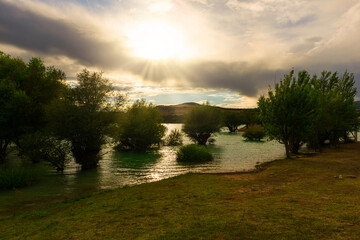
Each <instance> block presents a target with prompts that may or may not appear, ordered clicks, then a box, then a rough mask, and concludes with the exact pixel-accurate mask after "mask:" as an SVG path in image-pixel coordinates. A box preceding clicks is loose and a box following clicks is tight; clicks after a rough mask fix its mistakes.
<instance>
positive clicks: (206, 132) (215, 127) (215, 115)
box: [183, 104, 221, 145]
mask: <svg viewBox="0 0 360 240" xmlns="http://www.w3.org/2000/svg"><path fill="white" fill-rule="evenodd" d="M220 128H221V114H220V112H219V110H218V109H216V108H215V107H212V106H210V105H209V104H206V105H200V106H195V107H193V108H192V109H191V110H190V112H189V113H188V114H186V115H185V119H184V125H183V131H184V132H185V134H186V135H187V136H188V137H189V138H190V139H191V140H192V141H194V142H195V143H197V144H200V145H206V143H207V142H208V140H209V138H210V137H211V136H212V135H213V134H214V133H216V132H219V131H220Z"/></svg>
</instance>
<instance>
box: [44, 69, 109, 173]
mask: <svg viewBox="0 0 360 240" xmlns="http://www.w3.org/2000/svg"><path fill="white" fill-rule="evenodd" d="M77 80H78V85H77V86H76V87H74V88H70V89H68V95H67V97H66V98H65V99H63V100H62V101H59V102H58V103H55V104H54V105H53V106H52V107H51V109H50V111H49V119H51V121H50V122H51V123H52V126H51V130H52V131H53V133H54V134H55V136H57V137H58V138H60V139H64V140H68V141H69V142H70V143H71V152H72V154H73V156H74V158H75V160H76V162H77V163H78V164H80V165H81V167H82V168H83V169H91V168H96V167H97V165H98V162H99V160H100V155H99V152H100V150H101V147H102V145H103V144H104V143H105V142H106V135H107V134H108V133H109V129H110V125H111V124H112V123H113V115H112V114H111V111H112V107H111V106H112V105H111V101H109V99H108V96H109V94H110V93H112V90H113V89H112V86H111V84H110V83H109V82H108V80H107V79H105V78H103V76H102V73H98V72H93V73H91V72H89V71H88V70H86V69H84V70H83V71H82V72H81V73H79V74H78V75H77Z"/></svg>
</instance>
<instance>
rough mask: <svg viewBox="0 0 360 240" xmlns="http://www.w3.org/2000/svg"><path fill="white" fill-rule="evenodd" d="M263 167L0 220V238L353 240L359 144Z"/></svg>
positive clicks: (359, 209) (186, 178) (359, 215)
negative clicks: (247, 172)
mask: <svg viewBox="0 0 360 240" xmlns="http://www.w3.org/2000/svg"><path fill="white" fill-rule="evenodd" d="M263 168H264V169H263V170H262V171H259V172H258V173H252V174H250V173H249V174H219V175H215V174H188V175H183V176H180V177H176V178H172V179H168V180H163V181H160V182H155V183H147V184H142V185H138V186H134V187H127V188H122V189H116V190H111V191H104V192H101V193H97V194H93V195H90V196H86V197H83V198H78V199H73V200H71V201H67V202H64V203H61V204H57V205H51V206H49V207H47V208H43V209H38V210H33V211H28V212H25V213H23V214H20V215H16V216H14V217H11V218H7V219H4V220H2V221H0V239H360V143H356V144H347V145H342V146H341V147H340V148H339V149H327V150H325V151H324V152H323V153H320V154H316V155H313V156H306V157H305V156H301V157H300V158H294V159H291V160H277V161H274V162H272V163H269V164H266V165H264V167H263ZM339 175H342V178H340V179H339V178H335V177H334V176H339ZM349 175H352V176H356V177H357V178H352V177H349Z"/></svg>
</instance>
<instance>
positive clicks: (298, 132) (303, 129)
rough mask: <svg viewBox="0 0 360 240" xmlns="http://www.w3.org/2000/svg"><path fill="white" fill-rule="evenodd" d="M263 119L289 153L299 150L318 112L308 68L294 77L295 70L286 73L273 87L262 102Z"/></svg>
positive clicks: (267, 129) (261, 98)
mask: <svg viewBox="0 0 360 240" xmlns="http://www.w3.org/2000/svg"><path fill="white" fill-rule="evenodd" d="M258 106H259V111H260V119H261V121H262V124H263V126H264V128H265V130H266V132H267V134H268V135H269V137H270V138H272V139H276V140H278V141H279V142H281V143H283V144H284V145H285V151H286V156H287V157H290V151H291V152H293V153H296V152H297V151H298V150H299V148H300V144H301V142H302V141H303V140H304V139H305V138H306V136H307V133H308V131H309V129H310V126H311V124H312V120H313V117H314V114H315V106H316V96H315V94H314V93H313V89H312V88H311V85H310V75H309V74H308V73H307V72H306V71H301V72H299V73H298V77H297V78H296V77H295V76H294V70H292V71H291V72H290V73H289V74H286V75H284V79H282V80H281V81H280V82H279V83H277V84H276V85H275V91H273V90H272V89H269V91H268V97H267V98H265V97H264V96H262V97H260V99H259V101H258Z"/></svg>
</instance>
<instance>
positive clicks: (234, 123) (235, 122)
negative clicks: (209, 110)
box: [224, 111, 245, 132]
mask: <svg viewBox="0 0 360 240" xmlns="http://www.w3.org/2000/svg"><path fill="white" fill-rule="evenodd" d="M244 123H245V119H244V114H243V113H242V112H238V111H237V112H235V111H226V112H224V125H225V126H226V127H227V128H228V129H229V131H230V132H235V131H236V130H237V129H238V126H240V125H241V124H244Z"/></svg>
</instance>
